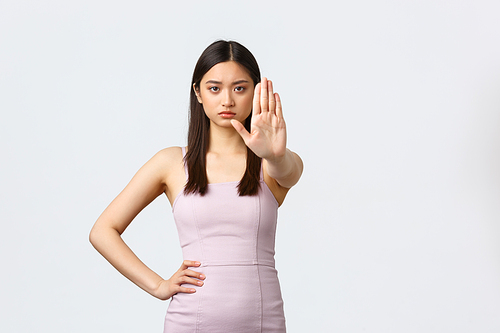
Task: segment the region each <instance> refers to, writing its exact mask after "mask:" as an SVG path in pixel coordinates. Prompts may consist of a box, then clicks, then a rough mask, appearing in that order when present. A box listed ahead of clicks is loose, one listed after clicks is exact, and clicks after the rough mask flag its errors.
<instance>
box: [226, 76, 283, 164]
mask: <svg viewBox="0 0 500 333" xmlns="http://www.w3.org/2000/svg"><path fill="white" fill-rule="evenodd" d="M231 124H232V125H233V127H234V129H235V130H236V131H237V132H238V133H239V134H240V135H241V137H242V138H243V141H245V144H246V145H247V146H248V148H250V149H251V150H252V151H253V152H254V153H255V154H256V155H257V156H259V157H261V158H264V159H266V160H268V161H271V162H277V161H279V160H281V159H282V158H283V157H284V156H285V153H286V126H285V120H284V119H283V112H282V108H281V99H280V97H279V95H278V93H274V92H273V83H272V82H271V81H268V80H267V78H265V77H264V78H263V79H262V82H261V83H258V84H257V85H256V86H255V92H254V96H253V111H252V125H251V133H248V131H247V130H246V129H245V127H244V126H243V125H242V124H241V123H240V122H239V121H237V120H234V119H233V120H231Z"/></svg>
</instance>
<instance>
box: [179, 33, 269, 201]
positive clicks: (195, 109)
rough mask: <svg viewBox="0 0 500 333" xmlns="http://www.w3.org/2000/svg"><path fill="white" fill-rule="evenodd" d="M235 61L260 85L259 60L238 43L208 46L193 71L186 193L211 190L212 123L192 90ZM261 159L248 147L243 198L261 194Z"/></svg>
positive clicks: (241, 187)
mask: <svg viewBox="0 0 500 333" xmlns="http://www.w3.org/2000/svg"><path fill="white" fill-rule="evenodd" d="M226 61H235V62H237V63H238V64H240V65H241V66H243V67H244V68H245V69H246V70H247V71H248V74H249V75H250V77H251V78H252V80H253V84H254V87H255V86H256V85H257V83H259V82H260V70H259V65H258V64H257V61H256V60H255V58H254V56H253V55H252V53H250V51H249V50H248V49H247V48H246V47H244V46H243V45H241V44H240V43H237V42H235V41H223V40H220V41H216V42H214V43H212V44H211V45H210V46H208V47H207V48H206V49H205V51H203V53H202V54H201V56H200V58H199V59H198V62H197V63H196V66H195V68H194V72H193V79H192V80H191V95H190V114H189V131H188V151H187V154H186V157H185V158H184V163H185V164H186V165H187V169H188V174H189V177H188V181H187V183H186V186H185V188H184V193H186V194H189V193H200V194H201V195H204V194H205V193H206V192H207V190H208V178H207V169H206V160H207V158H206V157H207V150H208V141H209V138H210V136H209V133H210V120H209V119H208V117H207V115H206V114H205V111H204V110H203V105H202V104H200V103H199V102H198V99H197V97H196V93H195V91H194V89H193V86H194V87H195V89H199V88H200V82H201V79H202V78H203V76H204V75H205V73H207V72H208V71H209V70H210V68H212V67H213V66H215V65H216V64H218V63H221V62H226ZM251 118H252V114H250V115H249V116H248V117H247V119H245V123H244V126H245V128H246V129H247V131H249V132H250V123H251ZM261 163H262V161H261V159H260V158H259V157H258V156H257V155H255V153H254V152H253V151H251V150H250V149H249V148H248V147H247V167H246V170H245V174H244V175H243V178H242V179H241V181H240V183H239V184H238V193H239V195H240V196H245V195H255V194H257V192H258V191H259V187H260V183H259V178H260V168H261Z"/></svg>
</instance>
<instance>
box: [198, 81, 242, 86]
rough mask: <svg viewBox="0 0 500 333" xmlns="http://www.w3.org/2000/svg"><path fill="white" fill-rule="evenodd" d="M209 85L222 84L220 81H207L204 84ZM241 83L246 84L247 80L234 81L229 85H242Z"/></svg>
mask: <svg viewBox="0 0 500 333" xmlns="http://www.w3.org/2000/svg"><path fill="white" fill-rule="evenodd" d="M209 83H213V84H222V82H221V81H216V80H208V81H207V82H205V84H209ZM242 83H248V80H238V81H234V82H233V83H231V84H232V85H236V84H242Z"/></svg>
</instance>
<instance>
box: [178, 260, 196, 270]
mask: <svg viewBox="0 0 500 333" xmlns="http://www.w3.org/2000/svg"><path fill="white" fill-rule="evenodd" d="M200 265H201V263H200V262H199V261H193V260H184V261H183V262H182V265H181V268H179V271H182V270H185V269H187V268H188V267H199V266H200Z"/></svg>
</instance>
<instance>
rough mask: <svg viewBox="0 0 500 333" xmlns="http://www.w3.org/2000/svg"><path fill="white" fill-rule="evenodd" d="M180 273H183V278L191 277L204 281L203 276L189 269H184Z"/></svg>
mask: <svg viewBox="0 0 500 333" xmlns="http://www.w3.org/2000/svg"><path fill="white" fill-rule="evenodd" d="M182 272H183V273H184V275H185V276H191V277H195V278H197V279H200V280H205V275H203V274H202V273H200V272H195V271H192V270H190V269H185V270H183V271H182Z"/></svg>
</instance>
